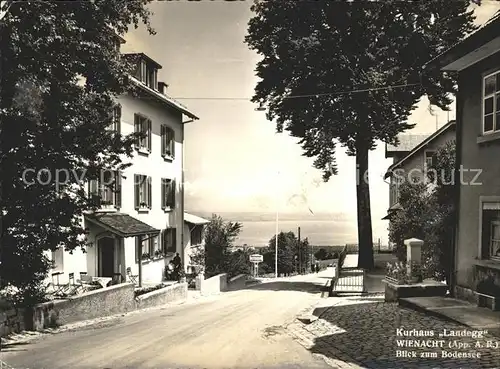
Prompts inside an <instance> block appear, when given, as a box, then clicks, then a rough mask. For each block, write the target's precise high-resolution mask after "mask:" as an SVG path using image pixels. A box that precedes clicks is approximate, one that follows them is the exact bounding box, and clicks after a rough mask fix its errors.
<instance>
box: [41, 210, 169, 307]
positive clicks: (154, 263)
mask: <svg viewBox="0 0 500 369" xmlns="http://www.w3.org/2000/svg"><path fill="white" fill-rule="evenodd" d="M85 223H86V224H85V226H86V228H87V229H88V230H89V234H88V236H87V238H88V241H89V245H90V246H89V247H88V248H87V249H86V250H85V252H74V253H73V254H69V253H67V252H64V253H63V254H61V255H60V257H59V260H57V258H56V262H55V263H56V268H55V269H54V270H53V271H52V272H51V275H50V276H49V283H48V285H49V286H48V293H49V295H53V296H54V298H57V297H68V296H73V295H76V294H81V293H84V292H88V291H92V290H95V289H100V288H107V287H110V286H113V285H116V284H120V283H124V282H131V283H134V284H135V285H136V286H138V287H142V286H144V284H143V281H144V280H145V281H146V283H145V285H153V284H158V283H161V282H162V279H163V270H164V268H165V261H164V260H163V259H162V260H151V261H149V262H147V263H144V262H142V248H141V247H138V244H139V242H140V241H142V242H144V241H147V240H148V239H149V238H154V237H157V236H158V234H159V232H160V230H158V229H155V228H154V227H151V226H150V225H148V224H146V223H144V222H142V221H140V220H138V219H135V218H133V217H131V216H130V215H128V214H123V213H96V214H91V215H86V216H85ZM139 240H140V241H139ZM57 264H59V266H58V265H57ZM143 264H145V265H143ZM144 277H145V278H144Z"/></svg>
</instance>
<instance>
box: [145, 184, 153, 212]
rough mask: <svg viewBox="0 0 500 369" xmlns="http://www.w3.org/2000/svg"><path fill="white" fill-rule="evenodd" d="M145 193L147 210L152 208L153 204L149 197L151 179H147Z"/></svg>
mask: <svg viewBox="0 0 500 369" xmlns="http://www.w3.org/2000/svg"><path fill="white" fill-rule="evenodd" d="M146 188H147V193H148V197H147V199H148V208H150V209H151V208H152V206H153V202H152V201H151V200H152V198H151V197H152V196H151V177H147V187H146Z"/></svg>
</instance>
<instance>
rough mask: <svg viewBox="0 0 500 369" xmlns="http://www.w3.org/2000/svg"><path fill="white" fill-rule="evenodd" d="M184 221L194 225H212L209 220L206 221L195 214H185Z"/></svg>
mask: <svg viewBox="0 0 500 369" xmlns="http://www.w3.org/2000/svg"><path fill="white" fill-rule="evenodd" d="M184 221H185V222H186V223H189V224H194V225H200V224H207V223H210V221H209V220H206V219H204V218H201V217H198V216H196V215H193V214H189V213H184Z"/></svg>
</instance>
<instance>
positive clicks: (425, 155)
mask: <svg viewBox="0 0 500 369" xmlns="http://www.w3.org/2000/svg"><path fill="white" fill-rule="evenodd" d="M427 154H431V156H427ZM435 155H436V150H424V168H425V170H428V169H429V168H431V167H432V165H433V164H434V160H433V159H434V157H435ZM427 159H431V162H430V166H429V163H428V162H427Z"/></svg>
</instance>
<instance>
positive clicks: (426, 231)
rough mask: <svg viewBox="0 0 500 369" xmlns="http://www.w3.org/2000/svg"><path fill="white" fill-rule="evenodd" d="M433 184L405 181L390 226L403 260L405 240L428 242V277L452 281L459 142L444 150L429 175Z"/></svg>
mask: <svg viewBox="0 0 500 369" xmlns="http://www.w3.org/2000/svg"><path fill="white" fill-rule="evenodd" d="M428 174H429V177H428V178H429V180H430V181H431V182H430V183H429V184H426V183H411V182H409V181H406V182H403V183H402V185H401V187H400V197H399V204H400V205H401V208H402V209H401V210H399V211H398V212H397V213H396V214H395V215H394V216H393V217H392V218H391V222H390V226H389V239H390V241H391V242H393V243H394V244H395V245H396V254H397V256H398V258H399V260H401V261H404V260H406V247H405V245H404V240H405V239H408V238H418V239H421V240H423V241H424V247H423V250H422V260H423V267H424V272H425V273H426V276H427V277H433V278H436V279H438V280H443V279H448V278H449V276H450V271H451V268H452V253H451V247H452V242H453V234H454V231H455V224H456V215H455V205H454V203H455V194H456V187H455V185H454V183H455V178H454V176H455V142H454V141H451V142H449V143H447V144H446V145H444V146H443V147H441V148H440V149H439V150H438V151H437V154H436V160H435V162H434V163H433V167H432V168H430V170H429V172H428Z"/></svg>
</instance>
